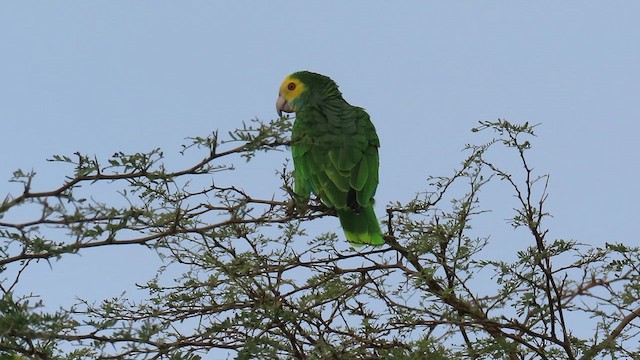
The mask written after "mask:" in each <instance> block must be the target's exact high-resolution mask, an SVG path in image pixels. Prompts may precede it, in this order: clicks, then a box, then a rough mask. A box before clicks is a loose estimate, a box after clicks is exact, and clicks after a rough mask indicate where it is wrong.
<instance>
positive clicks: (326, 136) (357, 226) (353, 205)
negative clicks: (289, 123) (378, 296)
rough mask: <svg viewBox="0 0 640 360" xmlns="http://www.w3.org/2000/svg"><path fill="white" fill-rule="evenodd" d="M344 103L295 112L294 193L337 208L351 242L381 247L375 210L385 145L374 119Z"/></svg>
mask: <svg viewBox="0 0 640 360" xmlns="http://www.w3.org/2000/svg"><path fill="white" fill-rule="evenodd" d="M342 102H343V104H342V106H337V105H336V104H332V105H333V106H331V107H324V108H320V107H306V108H303V109H300V110H298V111H297V112H296V120H295V123H294V126H293V132H292V137H291V140H292V141H291V150H292V155H293V163H294V167H295V170H294V180H295V182H296V183H295V192H296V194H297V195H298V196H299V198H300V199H301V200H302V201H306V199H308V197H309V194H310V192H311V191H312V192H313V193H314V194H316V195H318V196H319V197H320V199H321V200H322V202H323V203H324V204H325V205H327V206H328V207H331V208H335V209H336V211H337V213H338V217H339V218H340V223H341V225H342V228H343V230H344V232H345V235H346V237H347V240H349V242H350V243H352V244H354V245H364V244H371V245H382V244H384V240H383V238H382V232H381V231H380V224H379V222H378V219H377V218H376V215H375V212H374V211H373V196H374V195H375V192H376V188H377V186H378V147H379V146H380V142H379V140H378V136H377V135H376V131H375V127H374V126H373V124H372V123H371V120H370V119H369V115H368V114H367V113H366V112H365V111H364V110H363V109H361V108H358V107H354V106H351V105H349V104H348V103H346V102H345V101H344V100H342Z"/></svg>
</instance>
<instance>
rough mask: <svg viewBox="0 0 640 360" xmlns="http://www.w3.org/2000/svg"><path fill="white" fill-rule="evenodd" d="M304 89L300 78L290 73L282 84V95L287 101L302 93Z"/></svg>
mask: <svg viewBox="0 0 640 360" xmlns="http://www.w3.org/2000/svg"><path fill="white" fill-rule="evenodd" d="M304 89H305V88H304V84H303V83H302V82H301V81H300V80H298V79H296V78H293V77H291V75H289V76H287V77H286V78H285V79H284V81H283V82H282V85H280V95H282V96H283V97H284V98H285V99H286V100H287V101H291V100H293V99H295V98H297V97H298V96H299V95H300V94H302V92H303V91H304Z"/></svg>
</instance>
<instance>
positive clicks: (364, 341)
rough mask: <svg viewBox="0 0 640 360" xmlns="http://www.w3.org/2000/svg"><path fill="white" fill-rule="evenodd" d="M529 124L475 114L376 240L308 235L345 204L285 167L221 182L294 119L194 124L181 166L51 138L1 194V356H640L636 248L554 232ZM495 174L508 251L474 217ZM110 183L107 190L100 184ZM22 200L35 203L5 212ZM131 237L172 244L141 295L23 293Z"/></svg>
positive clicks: (272, 143) (158, 246)
mask: <svg viewBox="0 0 640 360" xmlns="http://www.w3.org/2000/svg"><path fill="white" fill-rule="evenodd" d="M533 128H534V127H533V126H530V125H529V124H523V125H514V124H511V123H509V122H507V121H504V120H498V121H495V122H481V123H480V125H479V126H478V127H477V128H475V129H473V130H474V131H476V132H483V133H487V132H491V133H492V134H491V136H492V137H493V139H492V140H490V141H489V142H487V143H484V144H482V145H467V146H466V151H467V153H466V155H465V159H464V160H463V161H462V162H461V164H460V165H459V166H458V169H457V170H456V171H454V173H453V174H451V175H449V176H441V177H433V178H431V179H430V181H429V182H428V183H427V184H425V187H426V190H423V191H422V192H420V193H418V194H417V195H416V197H415V198H414V199H413V200H411V201H409V202H408V203H400V202H395V203H391V204H387V206H386V220H385V222H384V225H385V227H386V230H387V231H386V232H387V234H386V239H385V240H386V242H387V243H386V244H385V245H384V246H382V247H379V248H371V247H363V248H358V249H353V248H350V247H349V245H348V244H347V243H346V241H345V240H344V239H342V238H339V237H338V236H336V235H335V234H333V233H331V232H324V233H320V234H312V232H313V226H310V224H314V223H315V222H321V221H323V220H320V219H319V218H322V217H331V216H334V215H335V214H334V213H333V212H332V211H331V210H330V209H327V208H325V207H324V206H323V205H322V204H321V203H320V202H319V201H317V200H312V202H311V203H310V204H309V206H308V208H306V209H295V208H293V207H292V204H293V202H292V200H291V198H292V196H291V195H292V193H291V178H290V174H289V173H288V172H287V171H286V168H285V169H284V170H282V171H278V172H277V174H278V176H279V178H280V179H281V183H282V185H281V188H280V189H278V190H276V189H274V192H275V191H277V192H275V194H274V195H273V197H272V198H260V197H258V196H255V195H252V194H251V193H249V192H248V191H247V190H246V189H243V188H241V187H240V186H237V185H234V184H225V185H222V183H221V182H219V181H217V179H218V178H219V176H220V172H221V171H233V170H234V169H236V168H237V167H240V166H243V165H244V164H246V162H248V161H250V160H252V159H253V158H254V157H256V156H257V157H260V156H263V154H262V152H267V151H274V150H282V149H283V148H285V147H286V146H287V144H288V137H287V136H288V133H289V130H290V121H289V120H288V119H279V120H276V121H272V122H268V123H265V122H261V121H254V122H253V123H252V124H250V125H249V126H247V125H245V126H244V127H243V128H242V129H238V130H236V131H235V132H232V133H230V134H229V136H228V138H227V139H226V140H224V141H222V140H221V139H219V137H218V135H217V134H213V135H212V136H209V137H206V138H200V137H198V138H194V139H191V141H192V142H191V143H190V144H189V145H188V146H185V149H184V152H192V153H193V152H200V153H202V156H201V161H198V162H197V163H195V164H193V165H192V166H189V167H186V168H184V169H182V170H169V169H167V168H166V167H165V165H164V164H163V159H164V158H163V153H162V152H161V151H160V150H153V151H150V152H148V153H137V154H132V155H128V154H123V153H118V154H115V155H114V156H113V157H112V158H110V159H108V160H107V161H106V162H102V161H100V160H98V159H96V158H95V157H91V156H87V155H83V154H79V153H78V154H75V155H74V156H55V157H54V158H53V159H52V160H53V161H56V162H61V163H65V164H71V165H72V166H73V168H74V170H73V173H72V174H71V175H69V177H68V178H67V180H66V181H65V182H64V183H63V184H62V185H61V186H59V187H57V188H54V189H52V190H49V191H34V190H33V189H32V185H31V184H32V180H33V178H34V176H35V174H34V173H25V172H22V171H16V172H15V173H14V177H13V179H12V180H11V181H14V182H18V183H20V184H22V188H23V189H22V191H21V192H20V193H16V194H8V195H7V196H6V198H5V200H4V202H2V204H1V205H0V237H1V239H2V244H1V245H0V273H2V275H3V276H2V277H1V278H0V291H2V297H1V300H0V359H4V358H29V359H86V358H90V359H120V358H126V359H133V358H139V359H199V358H220V357H221V356H220V354H221V353H223V354H226V355H224V356H227V355H228V356H230V357H234V358H237V359H258V358H274V359H281V358H293V359H375V358H384V359H425V358H426V359H498V358H506V359H592V358H595V357H609V358H612V359H618V358H635V359H638V358H640V357H639V355H638V341H637V339H638V329H639V323H638V319H637V318H638V316H640V308H639V307H638V299H639V298H640V286H639V285H638V284H639V281H638V280H639V276H640V271H639V269H638V266H637V259H638V256H639V255H640V251H639V248H637V247H631V246H627V245H624V244H621V243H618V244H607V246H606V247H604V248H598V247H593V246H589V245H586V244H580V243H578V242H576V241H572V240H571V241H570V240H562V239H549V238H548V229H547V227H546V219H547V218H548V217H549V216H550V215H549V214H548V213H547V212H546V208H545V201H546V199H547V196H548V177H547V176H546V175H544V174H537V173H535V172H534V170H533V168H532V166H531V165H530V164H529V161H528V158H527V156H526V155H527V152H528V151H529V150H530V149H531V143H530V140H531V138H532V136H533V135H534V132H533V130H534V129H533ZM492 149H493V150H492ZM490 150H491V151H490ZM492 153H498V154H501V155H503V156H501V157H500V158H504V155H505V154H512V155H514V157H515V158H516V159H517V166H513V165H512V166H509V165H508V163H507V164H505V163H500V162H498V161H497V160H495V158H496V157H495V156H492V155H491V154H492ZM238 156H241V157H243V158H244V159H239V158H238ZM203 176H205V177H206V178H207V179H213V181H209V182H208V183H203V182H199V181H196V180H195V179H197V178H202V177H203ZM494 183H499V184H501V185H506V186H503V187H501V188H503V189H505V190H504V191H506V192H508V193H509V194H511V195H513V196H514V199H515V200H516V203H517V206H516V207H515V208H514V209H513V213H512V216H511V218H510V220H509V221H508V222H507V223H505V227H513V228H515V229H521V230H523V231H515V232H513V234H514V235H513V236H514V238H517V239H516V240H517V241H518V244H521V246H520V250H519V251H517V252H516V253H514V254H512V256H510V259H511V260H510V261H504V260H495V257H492V256H491V251H490V250H489V249H490V246H491V244H492V242H497V241H506V240H505V239H497V238H490V235H492V234H479V233H478V232H476V231H474V228H473V227H472V225H471V224H472V220H476V219H482V216H484V215H486V214H485V212H487V211H489V210H492V209H488V208H485V207H483V202H482V201H481V194H482V189H483V188H484V187H485V186H487V185H488V184H494ZM105 184H106V185H108V189H112V190H113V192H114V193H113V195H114V196H111V197H109V198H110V199H117V200H113V202H112V203H111V202H109V201H101V200H96V199H95V198H92V196H91V194H92V190H94V189H100V191H104V189H103V188H100V186H104V185H105ZM95 191H97V190H95ZM116 195H117V196H116ZM123 200H124V201H123ZM36 208H37V209H38V210H37V211H34V210H33V209H36ZM24 209H29V211H28V213H30V214H31V218H30V219H28V220H21V221H17V220H14V219H15V217H14V216H13V214H15V213H18V212H20V213H23V212H24ZM507 240H508V241H515V240H514V239H507ZM128 244H143V245H146V246H147V247H148V248H149V249H150V251H153V252H155V254H157V256H160V257H161V258H162V259H163V261H164V264H163V266H162V267H161V268H160V269H158V272H157V275H156V276H155V277H153V278H152V279H149V281H148V282H147V283H146V284H142V285H140V291H141V292H142V293H143V294H145V299H146V300H145V301H142V302H140V303H131V302H128V301H126V299H124V298H123V297H122V296H118V295H117V294H114V297H113V298H110V299H104V300H103V301H100V302H95V301H93V300H90V299H86V300H81V301H79V302H78V304H75V305H74V306H72V307H69V308H67V309H60V310H58V311H55V312H51V311H45V310H44V308H42V304H43V303H42V301H44V300H46V299H39V301H36V302H35V303H34V299H33V296H32V295H31V296H18V295H16V293H19V292H22V293H25V292H33V293H35V294H37V293H39V292H42V291H43V290H46V289H24V286H25V284H22V283H21V282H20V274H21V273H22V272H23V271H24V270H25V269H27V268H28V267H29V266H30V265H32V264H33V263H34V262H38V261H50V262H51V264H52V267H53V268H54V271H55V266H56V262H58V261H64V259H65V258H67V257H68V256H69V255H70V254H74V253H82V252H83V251H85V250H86V249H88V248H96V247H97V248H102V247H113V246H117V245H128ZM168 273H171V274H176V273H177V274H180V276H178V277H177V278H176V277H175V276H166V275H167V274H168ZM20 289H21V290H23V291H18V290H20ZM25 290H26V291H25ZM578 329H580V331H578ZM216 354H218V356H216Z"/></svg>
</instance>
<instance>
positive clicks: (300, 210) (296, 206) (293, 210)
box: [285, 199, 309, 217]
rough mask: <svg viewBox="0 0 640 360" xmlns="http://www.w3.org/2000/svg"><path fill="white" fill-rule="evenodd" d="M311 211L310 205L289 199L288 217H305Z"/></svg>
mask: <svg viewBox="0 0 640 360" xmlns="http://www.w3.org/2000/svg"><path fill="white" fill-rule="evenodd" d="M308 210H309V204H307V203H301V202H298V201H296V200H295V199H289V201H287V208H286V210H285V212H286V214H287V216H291V217H293V216H299V215H304V214H306V213H307V211H308Z"/></svg>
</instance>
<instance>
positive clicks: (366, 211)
mask: <svg viewBox="0 0 640 360" xmlns="http://www.w3.org/2000/svg"><path fill="white" fill-rule="evenodd" d="M338 217H339V218H340V224H341V225H342V229H343V230H344V235H345V236H346V237H347V240H349V242H350V243H351V244H352V245H355V246H362V245H373V246H380V245H382V244H384V239H383V238H382V231H380V223H379V222H378V218H377V217H376V213H375V212H373V206H368V207H362V208H360V212H355V211H353V210H351V209H350V208H345V209H340V210H338Z"/></svg>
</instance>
